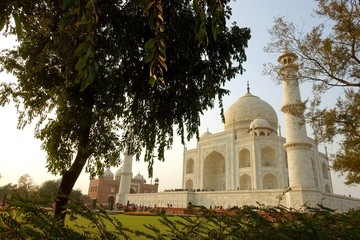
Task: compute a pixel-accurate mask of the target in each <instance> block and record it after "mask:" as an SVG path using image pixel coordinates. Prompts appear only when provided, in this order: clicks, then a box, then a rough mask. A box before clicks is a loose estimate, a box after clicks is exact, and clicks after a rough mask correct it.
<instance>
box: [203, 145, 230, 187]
mask: <svg viewBox="0 0 360 240" xmlns="http://www.w3.org/2000/svg"><path fill="white" fill-rule="evenodd" d="M203 169H204V171H203V188H204V189H213V190H217V191H219V190H225V189H226V184H225V158H224V156H223V155H221V154H220V153H218V152H216V151H213V152H211V153H210V154H209V155H208V156H207V157H206V158H205V160H204V168H203Z"/></svg>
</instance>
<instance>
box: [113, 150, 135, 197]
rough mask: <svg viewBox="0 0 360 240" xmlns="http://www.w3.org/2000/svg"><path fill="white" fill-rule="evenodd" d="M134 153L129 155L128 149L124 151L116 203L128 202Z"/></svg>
mask: <svg viewBox="0 0 360 240" xmlns="http://www.w3.org/2000/svg"><path fill="white" fill-rule="evenodd" d="M132 158H133V156H132V155H129V153H128V150H126V151H125V153H124V163H123V166H122V171H121V173H120V176H121V178H120V186H119V193H118V195H117V196H116V203H122V204H126V202H127V199H126V194H129V193H130V186H131V178H132Z"/></svg>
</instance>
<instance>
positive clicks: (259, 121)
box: [249, 117, 271, 129]
mask: <svg viewBox="0 0 360 240" xmlns="http://www.w3.org/2000/svg"><path fill="white" fill-rule="evenodd" d="M249 128H250V129H257V128H271V127H270V124H269V122H268V121H267V120H266V119H263V118H260V117H258V118H255V119H254V120H253V121H252V122H251V123H250V127H249Z"/></svg>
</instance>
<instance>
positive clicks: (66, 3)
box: [63, 0, 75, 9]
mask: <svg viewBox="0 0 360 240" xmlns="http://www.w3.org/2000/svg"><path fill="white" fill-rule="evenodd" d="M74 3H75V1H74V0H63V8H64V9H68V8H70V7H71V6H73V5H74Z"/></svg>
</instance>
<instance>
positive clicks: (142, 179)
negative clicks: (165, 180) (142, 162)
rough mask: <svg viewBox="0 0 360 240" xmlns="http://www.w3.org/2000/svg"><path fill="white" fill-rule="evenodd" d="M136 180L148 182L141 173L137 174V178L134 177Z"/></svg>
mask: <svg viewBox="0 0 360 240" xmlns="http://www.w3.org/2000/svg"><path fill="white" fill-rule="evenodd" d="M134 179H136V180H140V181H143V182H146V179H145V178H144V177H143V175H141V174H140V173H138V174H136V176H135V177H134Z"/></svg>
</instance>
